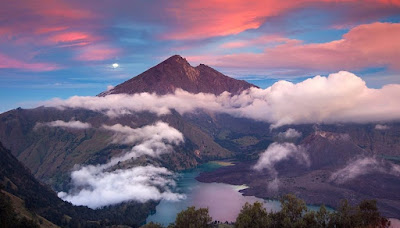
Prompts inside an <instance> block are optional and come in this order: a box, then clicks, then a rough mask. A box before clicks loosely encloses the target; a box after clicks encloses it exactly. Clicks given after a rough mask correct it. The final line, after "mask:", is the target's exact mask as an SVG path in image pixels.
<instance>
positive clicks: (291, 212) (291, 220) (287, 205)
mask: <svg viewBox="0 0 400 228" xmlns="http://www.w3.org/2000/svg"><path fill="white" fill-rule="evenodd" d="M279 201H280V202H281V206H282V209H281V211H280V212H279V213H280V214H281V217H282V219H283V220H282V226H283V227H304V226H306V224H305V223H304V220H303V213H304V212H307V206H306V203H305V202H304V201H303V200H301V199H298V198H297V197H296V196H295V195H292V194H287V195H284V196H282V198H281V199H280V200H279Z"/></svg>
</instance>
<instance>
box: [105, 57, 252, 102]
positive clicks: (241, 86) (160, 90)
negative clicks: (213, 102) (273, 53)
mask: <svg viewBox="0 0 400 228" xmlns="http://www.w3.org/2000/svg"><path fill="white" fill-rule="evenodd" d="M251 87H257V86H255V85H253V84H250V83H248V82H246V81H243V80H237V79H234V78H230V77H228V76H226V75H224V74H222V73H220V72H218V71H216V70H215V69H213V68H211V67H209V66H207V65H204V64H200V65H198V66H197V67H192V66H191V65H190V64H189V63H188V62H187V61H186V59H185V58H182V57H181V56H179V55H174V56H171V57H170V58H168V59H166V60H165V61H163V62H161V63H160V64H158V65H156V66H154V67H152V68H150V69H149V70H147V71H145V72H143V73H141V74H139V75H138V76H136V77H133V78H132V79H129V80H128V81H126V82H124V83H122V84H119V85H117V86H116V87H115V88H113V89H111V90H109V91H105V92H103V93H100V94H99V96H106V95H108V94H120V93H127V94H134V93H142V92H148V93H156V94H159V95H164V94H168V93H173V92H174V91H175V90H176V89H178V88H179V89H183V90H185V91H188V92H190V93H212V94H215V95H219V94H221V93H223V92H225V91H227V92H229V93H231V94H239V93H240V92H242V91H243V90H246V89H248V88H251Z"/></svg>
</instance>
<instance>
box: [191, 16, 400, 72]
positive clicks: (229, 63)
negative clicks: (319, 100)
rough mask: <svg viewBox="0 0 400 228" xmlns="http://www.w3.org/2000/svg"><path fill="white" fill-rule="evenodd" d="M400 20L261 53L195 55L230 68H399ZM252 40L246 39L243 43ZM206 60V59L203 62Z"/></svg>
mask: <svg viewBox="0 0 400 228" xmlns="http://www.w3.org/2000/svg"><path fill="white" fill-rule="evenodd" d="M399 40H400V23H378V22H377V23H372V24H365V25H360V26H357V27H355V28H353V29H351V30H350V31H349V32H348V33H346V34H345V35H343V37H342V39H340V40H335V41H331V42H327V43H312V44H304V43H302V42H301V41H298V40H290V39H286V40H284V41H285V43H283V44H279V45H276V46H273V47H267V48H265V50H264V52H263V53H239V54H231V55H222V56H215V55H214V56H196V57H194V58H193V59H194V60H199V59H201V60H203V62H205V63H209V64H211V65H214V66H220V67H234V68H258V69H271V68H286V69H292V68H293V69H311V70H329V71H335V70H357V69H362V68H366V67H388V68H390V69H392V70H400V66H399V64H398V63H399V62H400V42H398V41H399ZM254 43H256V42H253V41H248V43H247V44H254ZM207 60H208V61H207Z"/></svg>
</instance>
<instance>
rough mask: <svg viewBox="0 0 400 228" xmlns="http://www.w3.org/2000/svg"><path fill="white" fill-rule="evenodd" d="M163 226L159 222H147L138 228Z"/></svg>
mask: <svg viewBox="0 0 400 228" xmlns="http://www.w3.org/2000/svg"><path fill="white" fill-rule="evenodd" d="M162 227H163V226H162V225H161V224H159V223H154V222H149V223H147V224H146V225H143V226H141V227H140V228H162Z"/></svg>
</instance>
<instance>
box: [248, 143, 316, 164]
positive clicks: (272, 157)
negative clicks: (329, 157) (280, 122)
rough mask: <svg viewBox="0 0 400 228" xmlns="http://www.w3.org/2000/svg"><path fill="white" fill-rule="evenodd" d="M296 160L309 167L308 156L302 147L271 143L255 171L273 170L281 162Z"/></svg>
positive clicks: (291, 144) (261, 156)
mask: <svg viewBox="0 0 400 228" xmlns="http://www.w3.org/2000/svg"><path fill="white" fill-rule="evenodd" d="M289 158H295V159H296V160H297V161H298V162H299V163H302V164H306V165H309V164H310V161H309V159H308V156H307V154H306V152H305V150H304V148H302V147H301V146H296V145H294V144H293V143H277V142H274V143H271V145H269V146H268V148H267V149H266V150H265V151H264V152H263V153H262V154H261V155H260V158H259V159H258V161H257V163H256V164H255V165H254V169H255V170H258V171H261V170H262V169H265V168H267V169H273V168H274V165H275V164H276V163H278V162H280V161H283V160H287V159H289Z"/></svg>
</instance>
